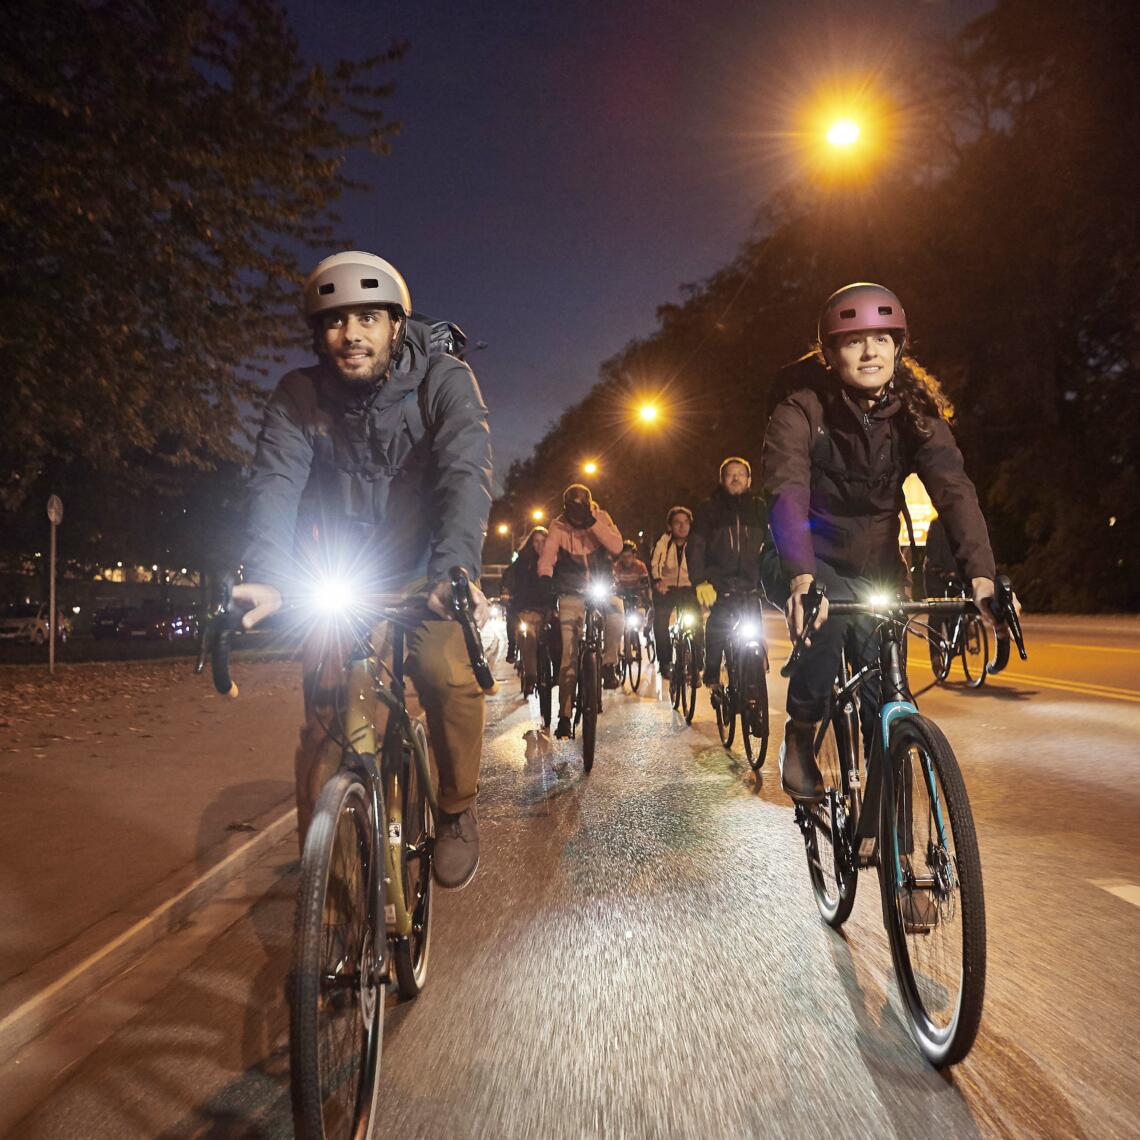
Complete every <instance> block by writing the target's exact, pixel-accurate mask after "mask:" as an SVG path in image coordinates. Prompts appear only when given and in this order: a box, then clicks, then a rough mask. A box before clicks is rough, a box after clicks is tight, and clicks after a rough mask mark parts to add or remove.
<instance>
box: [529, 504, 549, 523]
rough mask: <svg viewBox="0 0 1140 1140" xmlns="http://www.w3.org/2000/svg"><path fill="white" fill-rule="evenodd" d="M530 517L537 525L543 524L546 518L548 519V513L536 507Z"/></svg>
mask: <svg viewBox="0 0 1140 1140" xmlns="http://www.w3.org/2000/svg"><path fill="white" fill-rule="evenodd" d="M530 517H531V518H532V519H534V521H535V522H536V523H539V522H542V520H543V519H544V518H546V512H545V511H544V510H541V509H540V508H538V507H535V508H534V510H533V511H531V512H530Z"/></svg>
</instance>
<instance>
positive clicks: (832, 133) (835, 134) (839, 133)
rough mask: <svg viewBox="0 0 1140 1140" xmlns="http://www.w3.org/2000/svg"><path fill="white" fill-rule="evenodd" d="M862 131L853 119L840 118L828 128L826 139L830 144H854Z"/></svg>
mask: <svg viewBox="0 0 1140 1140" xmlns="http://www.w3.org/2000/svg"><path fill="white" fill-rule="evenodd" d="M862 133H863V132H862V130H861V129H860V127H859V124H858V123H857V122H855V120H854V119H840V120H839V121H838V122H835V123H833V124H832V125H831V127H830V128H829V129H828V132H827V141H828V142H829V143H831V145H832V146H839V147H846V146H854V145H855V144H856V143H857V142H858V141H859V136H860V135H861V134H862Z"/></svg>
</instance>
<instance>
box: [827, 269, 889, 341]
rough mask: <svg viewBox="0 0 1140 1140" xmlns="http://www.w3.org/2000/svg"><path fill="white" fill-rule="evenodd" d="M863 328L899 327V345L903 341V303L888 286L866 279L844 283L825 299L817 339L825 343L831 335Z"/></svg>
mask: <svg viewBox="0 0 1140 1140" xmlns="http://www.w3.org/2000/svg"><path fill="white" fill-rule="evenodd" d="M862 329H890V330H892V331H894V330H898V331H899V332H900V333H901V334H902V336H901V338H900V345H899V347H900V348H901V347H902V345H901V341H905V340H906V313H904V312H903V307H902V302H901V301H900V300H899V299H898V297H896V296H895V295H894V293H892V292H891V291H890V290H889V289H885V288H884V287H883V286H882V285H873V284H872V283H871V282H869V281H856V282H855V284H853V285H844V286H843V288H842V289H837V290H836V291H835V292H834V293H832V294H831V296H830V297H828V298H827V301H826V302H825V303H824V306H823V312H821V313H820V314H819V329H818V332H819V342H820V344H827V342H828V341H829V340H830V339H831V338H832V337H833V336H839V335H840V334H842V333H845V332H855V331H858V330H862Z"/></svg>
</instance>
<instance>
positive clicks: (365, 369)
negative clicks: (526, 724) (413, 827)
mask: <svg viewBox="0 0 1140 1140" xmlns="http://www.w3.org/2000/svg"><path fill="white" fill-rule="evenodd" d="M304 313H305V318H306V320H307V321H308V323H309V325H310V327H311V329H312V332H313V347H314V350H315V352H316V354H317V357H318V362H317V364H316V365H314V366H312V367H308V368H300V369H297V370H295V371H293V372H290V373H288V374H287V375H286V376H285V377H284V378H283V379H282V380H281V382H280V383H279V384H278V386H277V388H276V390H275V391H274V393H273V395H272V396H271V397H270V399H269V403H268V405H267V406H266V410H265V418H264V421H263V424H262V428H261V432H260V434H259V436H258V439H257V451H256V454H255V456H254V460H253V466H252V471H251V477H250V483H249V493H250V516H249V542H248V546H247V548H246V552H245V557H244V563H245V578H246V581H245V584H244V585H239V586H237V587H235V589H234V598H235V600H237V601H238V602H240V603H242V604H243V605H245V606H246V607H248V608H249V612H248V613H247V614H246V615H245V617H244V618H243V622H242V624H243V626H244V627H245V628H246V629H250V628H252V627H253V626H254V625H256V624H257V622H259V621H260V620H261V619H263V618H265V617H267V616H268V615H269V614H271V613H273V612H275V611H276V610H277V609H279V608H280V607H281V604H282V596H283V595H287V594H293V593H297V592H299V591H300V590H302V589H307V590H309V591H311V588H312V583H313V581H314V579H316V578H317V577H318V576H319V575H321V574H324V575H331V576H338V577H345V576H349V575H350V576H351V577H352V578H354V579H356V580H358V582H357V584H358V585H359V586H360V587H362V588H363V591H364V592H367V593H374V594H401V595H404V596H411V595H420V596H422V597H423V598H424V601H425V603H426V606H425V618H424V620H423V621H422V622H420V623H419V624H418V625H417V626H415V627H414V628H412V629H410V630H409V631H407V633H406V649H407V657H406V670H407V677H408V678H409V679H410V680H411V682H412V685H413V686H414V690H415V693H414V696H416V697H418V702H419V704H420V705H421V706H422V709H423V712H424V713H425V714H426V719H427V727H428V734H429V738H430V741H431V745H432V751H433V755H434V757H435V764H436V767H437V768H438V772H439V790H438V798H439V806H440V809H441V826H440V834H439V835H438V836H437V838H436V843H435V861H434V868H435V877H436V880H437V881H438V882H439V884H440V885H441V886H443V887H449V888H453V889H458V888H460V887H464V886H466V885H467V883H468V882H470V880H471V878H472V877H473V876H474V874H475V871H476V868H477V867H478V863H479V830H478V819H477V814H476V808H475V797H476V793H477V792H478V788H479V765H480V757H481V751H482V738H483V721H484V707H483V694H482V691H481V690H480V688H479V686H478V685H477V684H476V683H475V680H474V677H473V676H472V674H471V668H470V665H469V664H468V656H467V651H466V648H465V645H464V641H463V636H462V631H461V630H460V627H459V626H458V625H457V624H455V623H454V622H452V621H447V620H442V619H443V618H445V617H446V616H447V615H448V606H449V602H450V597H451V587H450V584H449V571H450V568H451V567H453V566H462V567H464V568H465V569H466V570H467V572H468V574H470V575H472V576H475V575H477V574H478V573H479V569H480V560H481V555H482V547H483V537H484V534H485V531H486V524H487V516H488V513H489V511H490V505H491V444H490V432H489V428H488V422H487V408H486V405H485V404H484V403H483V398H482V396H481V395H480V392H479V386H478V384H477V383H476V380H475V376H474V374H473V373H472V371H471V369H470V368H469V367H468V366H467V365H466V364H465V363H463V362H462V361H461V360H460V359H458V358H457V357H456V356H453V355H451V354H450V353H449V352H447V351H443V350H441V349H440V348H439V347H437V346H436V345H433V326H431V325H429V324H427V323H425V322H423V321H421V320H418V319H416V318H415V317H413V315H412V302H411V297H410V294H409V292H408V286H407V284H406V283H405V281H404V278H403V277H402V276H401V275H400V273H399V272H398V271H397V270H396V269H395V268H394V267H393V266H391V265H390V264H389V263H388V262H386V261H384V260H383V259H382V258H380V257H377V256H375V255H374V254H371V253H363V252H360V251H353V252H348V253H339V254H334V255H333V256H332V257H327V258H325V259H324V260H323V261H322V262H321V263H320V264H319V265H318V266H317V267H316V268H315V269H314V270H313V272H312V273H311V274H310V275H309V278H308V280H307V281H306V282H305V288H304ZM453 331H456V332H457V330H453ZM299 519H300V521H301V525H300V526H298V520H299ZM295 534H298V535H300V536H301V539H302V541H301V542H299V543H298V547H297V549H295V545H294V535H295ZM472 593H473V595H474V598H475V602H476V608H477V611H479V612H478V620H480V621H482V620H483V619H484V614H485V610H486V600H485V599H484V598H483V596H482V594H481V593H480V592H479V591H478V590H475V589H473V590H472ZM322 634H323V631H314V634H313V635H312V636H310V637H309V638H308V639H307V640H306V644H305V649H304V656H303V691H304V696H305V724H304V726H303V727H302V729H301V742H300V746H299V748H298V750H297V755H296V784H297V821H298V829H299V833H300V836H299V837H300V840H301V845H302V849H303V847H304V840H305V833H306V831H307V829H308V826H309V821H310V819H311V818H312V812H313V806H314V804H315V802H316V799H317V796H318V795H319V793H320V790H321V788H322V787H323V786H324V784H325V782H326V781H327V780H328V778H329V777H330V776H331V775H332V774H333V773H334V772H335V771H336V769H337V767H338V766H339V763H340V754H341V746H340V743H339V742H338V741H336V740H334V739H331V737H330V734H329V733H328V731H327V728H326V726H327V725H328V724H329V723H332V722H333V720H334V711H335V710H334V704H335V700H336V694H335V692H334V691H332V688H331V686H332V679H333V678H334V677H335V676H336V674H337V672H338V670H339V667H340V665H341V661H340V660H336V659H334V658H335V656H336V655H335V652H330V649H329V641H328V638H327V636H322ZM381 640H387V639H384V638H382V637H381V631H377V632H376V635H375V636H374V641H375V642H376V643H377V644H379V643H380V641H381ZM412 695H413V694H409V696H410V697H411V696H412ZM409 705H410V707H413V709H414V705H412V702H411V700H410V701H409Z"/></svg>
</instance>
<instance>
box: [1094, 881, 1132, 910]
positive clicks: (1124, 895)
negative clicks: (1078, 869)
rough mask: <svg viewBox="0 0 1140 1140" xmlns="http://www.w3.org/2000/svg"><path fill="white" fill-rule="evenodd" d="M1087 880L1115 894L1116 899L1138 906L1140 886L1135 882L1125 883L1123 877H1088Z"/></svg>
mask: <svg viewBox="0 0 1140 1140" xmlns="http://www.w3.org/2000/svg"><path fill="white" fill-rule="evenodd" d="M1089 882H1090V883H1092V885H1093V886H1094V887H1100V889H1101V890H1102V891H1108V893H1109V894H1110V895H1116V897H1117V898H1118V899H1123V900H1124V901H1125V902H1130V903H1131V904H1132V905H1133V906H1137V907H1140V887H1138V886H1137V885H1136V884H1135V883H1126V882H1124V880H1123V879H1089Z"/></svg>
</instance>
